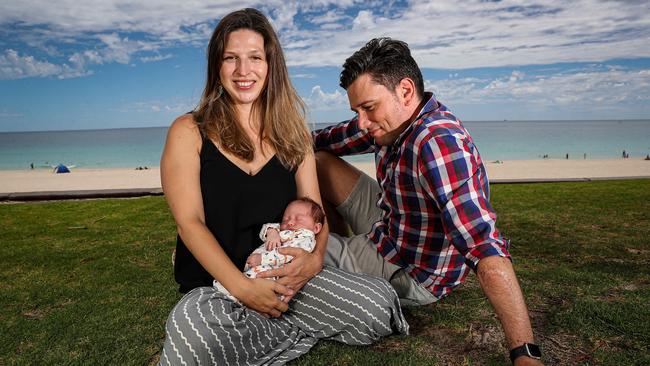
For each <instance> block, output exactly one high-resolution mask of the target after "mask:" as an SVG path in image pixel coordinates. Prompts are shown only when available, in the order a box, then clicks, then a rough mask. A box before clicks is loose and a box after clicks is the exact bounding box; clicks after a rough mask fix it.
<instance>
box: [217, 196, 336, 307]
mask: <svg viewBox="0 0 650 366" xmlns="http://www.w3.org/2000/svg"><path fill="white" fill-rule="evenodd" d="M324 219H325V213H324V212H323V209H322V208H321V207H320V205H319V204H318V203H316V201H314V200H312V199H310V198H307V197H302V198H298V199H296V200H295V201H292V202H291V203H289V205H288V206H287V208H286V209H285V210H284V214H283V215H282V222H281V223H269V224H264V226H262V230H260V239H261V240H262V241H264V244H262V245H260V246H259V247H257V248H256V249H255V250H254V251H253V253H251V254H250V255H249V256H248V259H246V266H245V267H244V274H245V275H246V276H247V277H248V278H257V275H258V274H259V273H262V272H265V271H268V270H270V269H275V268H280V267H282V266H284V265H285V264H287V263H289V262H291V260H293V257H292V256H290V255H284V254H281V253H280V252H279V250H278V249H279V248H299V249H302V250H305V251H307V252H309V253H311V252H312V251H313V250H314V247H315V246H316V234H318V233H319V232H320V231H321V229H322V228H323V223H324ZM213 286H215V287H216V288H217V290H219V291H220V292H221V293H223V294H225V295H226V296H228V297H229V298H230V299H231V300H233V301H237V299H235V298H234V297H233V296H232V295H231V294H230V292H228V290H227V289H226V288H225V287H223V286H222V285H221V284H220V283H219V282H217V281H216V280H215V281H214V284H213Z"/></svg>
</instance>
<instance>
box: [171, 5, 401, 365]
mask: <svg viewBox="0 0 650 366" xmlns="http://www.w3.org/2000/svg"><path fill="white" fill-rule="evenodd" d="M303 110H304V108H303V105H302V102H301V101H300V98H299V97H298V96H297V94H296V92H295V90H294V88H293V87H292V85H291V82H290V81H289V76H288V72H287V68H286V65H285V61H284V56H283V53H282V49H281V47H280V44H279V41H278V39H277V36H276V34H275V32H274V31H273V28H272V27H271V25H270V24H269V22H268V20H267V19H266V18H265V17H264V15H263V14H261V13H260V12H259V11H257V10H254V9H244V10H240V11H236V12H233V13H231V14H229V15H227V16H226V17H224V18H223V19H222V20H221V22H219V24H218V25H217V27H216V29H215V31H214V33H213V35H212V37H211V39H210V43H209V45H208V75H207V82H206V86H205V90H204V93H203V96H202V98H201V101H200V103H199V106H198V108H197V109H196V110H195V111H194V112H193V113H192V114H187V115H184V116H181V117H179V118H178V119H177V120H176V121H174V123H173V124H172V126H171V127H170V129H169V132H168V136H167V142H166V145H165V150H164V152H163V156H162V161H161V178H162V185H163V190H164V192H165V197H166V199H167V201H168V203H169V206H170V209H171V211H172V214H173V216H174V219H175V220H176V224H177V228H178V240H177V248H176V261H175V267H174V272H175V278H176V281H177V282H178V283H179V284H180V291H181V292H186V295H185V296H184V297H183V298H182V299H181V300H180V302H179V303H178V304H177V305H176V306H175V308H174V309H173V310H172V312H171V314H170V316H169V319H168V321H167V327H166V331H167V337H166V340H165V346H164V348H163V353H162V354H161V358H160V362H161V364H179V363H183V364H195V363H208V364H210V363H212V364H215V363H219V364H222V363H224V364H244V363H252V364H266V363H283V362H286V361H288V360H291V359H293V358H296V357H298V356H299V355H301V354H303V353H305V352H307V351H308V350H309V348H310V347H311V346H313V345H314V344H315V343H316V341H317V339H319V338H329V339H335V340H339V341H342V342H346V343H349V344H369V343H371V342H373V341H375V340H377V339H379V338H380V337H381V336H385V335H388V334H391V333H392V332H393V328H395V329H396V330H397V331H401V332H406V331H407V329H408V325H406V323H405V322H404V320H403V317H402V315H401V313H400V310H399V303H398V300H397V299H396V296H395V295H394V292H393V290H392V288H390V285H388V284H387V283H386V282H385V281H382V280H378V279H376V278H373V277H367V276H360V275H353V274H349V273H346V272H343V271H340V270H336V269H331V268H326V269H323V270H322V271H321V268H322V263H323V257H324V255H325V245H326V240H327V233H328V230H327V227H326V226H325V227H324V228H323V230H322V231H321V233H319V235H318V236H317V238H316V241H317V243H316V247H315V249H314V251H313V252H312V253H308V252H305V251H303V250H300V249H293V250H291V249H286V250H284V251H283V253H284V254H289V255H292V256H294V260H293V261H292V262H291V263H290V264H288V265H286V266H285V267H284V269H283V270H282V271H281V273H274V275H279V276H280V278H279V279H278V280H277V281H271V280H268V279H264V278H256V279H250V278H248V277H246V276H244V275H243V274H242V273H241V270H242V269H243V268H244V264H245V260H246V258H247V256H248V255H249V254H250V253H251V252H252V251H253V249H255V247H257V246H258V245H259V244H260V242H259V239H258V238H257V237H256V234H257V232H258V231H259V229H260V228H261V226H262V224H264V223H266V222H277V221H278V220H279V218H280V217H281V215H282V210H283V209H284V207H285V206H286V205H287V204H288V203H289V202H290V201H291V200H293V199H294V198H296V196H306V197H310V198H311V199H313V200H315V201H316V202H318V203H319V204H320V203H321V201H320V194H319V190H318V182H317V179H316V168H315V162H314V156H313V152H312V141H311V137H310V135H309V132H308V130H307V129H306V126H305V123H304V116H303V115H304V112H303ZM261 277H263V276H261ZM213 280H217V281H218V282H219V283H221V284H222V285H223V286H224V287H225V288H226V289H227V290H228V291H229V292H230V293H231V294H232V295H233V296H234V297H235V298H237V299H238V300H239V301H240V302H241V303H242V304H243V305H245V306H242V305H241V304H239V303H237V302H233V301H231V300H229V299H228V298H227V297H225V296H224V295H222V294H221V293H219V292H218V291H216V290H215V289H214V288H213V287H211V284H212V281H213ZM308 281H309V282H308ZM306 284H307V285H306ZM303 286H304V288H303ZM301 289H302V290H301ZM280 299H282V300H280ZM289 304H291V306H289ZM287 310H288V311H287ZM283 313H284V314H283Z"/></svg>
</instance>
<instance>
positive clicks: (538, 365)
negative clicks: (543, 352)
mask: <svg viewBox="0 0 650 366" xmlns="http://www.w3.org/2000/svg"><path fill="white" fill-rule="evenodd" d="M543 365H544V364H543V363H542V361H540V360H536V359H534V358H530V357H526V356H521V357H517V358H516V359H515V366H543Z"/></svg>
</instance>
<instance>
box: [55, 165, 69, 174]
mask: <svg viewBox="0 0 650 366" xmlns="http://www.w3.org/2000/svg"><path fill="white" fill-rule="evenodd" d="M54 172H55V173H70V169H68V167H67V166H65V165H63V164H59V165H57V166H55V167H54Z"/></svg>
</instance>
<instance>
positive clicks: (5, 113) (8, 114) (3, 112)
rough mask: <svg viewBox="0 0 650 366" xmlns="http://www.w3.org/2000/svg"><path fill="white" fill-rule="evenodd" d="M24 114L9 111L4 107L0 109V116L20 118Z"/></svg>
mask: <svg viewBox="0 0 650 366" xmlns="http://www.w3.org/2000/svg"><path fill="white" fill-rule="evenodd" d="M24 116H25V115H24V114H22V113H16V112H11V111H7V110H6V109H3V110H1V111H0V118H21V117H24Z"/></svg>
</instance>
